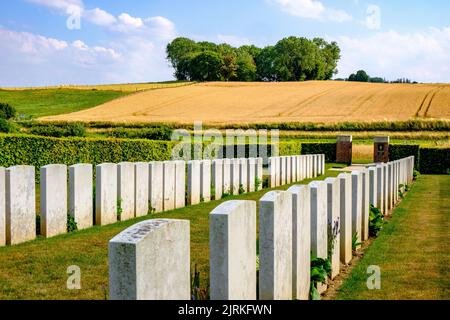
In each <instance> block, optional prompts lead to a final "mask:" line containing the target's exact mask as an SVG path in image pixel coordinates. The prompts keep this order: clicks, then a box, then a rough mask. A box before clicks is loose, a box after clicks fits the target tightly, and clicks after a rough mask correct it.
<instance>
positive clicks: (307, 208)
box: [288, 185, 311, 300]
mask: <svg viewBox="0 0 450 320" xmlns="http://www.w3.org/2000/svg"><path fill="white" fill-rule="evenodd" d="M288 191H289V192H291V193H292V295H293V299H294V300H308V299H309V290H310V279H311V205H310V191H309V188H308V186H305V185H300V186H293V187H291V188H289V190H288Z"/></svg>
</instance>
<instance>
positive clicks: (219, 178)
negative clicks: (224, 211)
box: [212, 159, 223, 200]
mask: <svg viewBox="0 0 450 320" xmlns="http://www.w3.org/2000/svg"><path fill="white" fill-rule="evenodd" d="M212 185H213V187H214V200H220V199H222V194H223V159H215V160H213V161H212Z"/></svg>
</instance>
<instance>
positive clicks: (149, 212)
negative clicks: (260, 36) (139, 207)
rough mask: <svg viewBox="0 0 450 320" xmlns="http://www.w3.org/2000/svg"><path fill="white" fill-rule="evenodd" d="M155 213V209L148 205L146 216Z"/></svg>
mask: <svg viewBox="0 0 450 320" xmlns="http://www.w3.org/2000/svg"><path fill="white" fill-rule="evenodd" d="M155 213H156V209H155V208H153V207H152V204H151V202H149V203H148V213H147V215H152V214H155Z"/></svg>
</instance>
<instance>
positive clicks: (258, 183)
mask: <svg viewBox="0 0 450 320" xmlns="http://www.w3.org/2000/svg"><path fill="white" fill-rule="evenodd" d="M261 186H262V181H261V179H259V178H258V177H256V178H255V190H259V188H260V187H261Z"/></svg>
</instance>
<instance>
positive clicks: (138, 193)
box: [134, 162, 150, 217]
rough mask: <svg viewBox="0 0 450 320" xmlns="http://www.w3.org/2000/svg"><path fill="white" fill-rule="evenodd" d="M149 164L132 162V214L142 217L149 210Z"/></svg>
mask: <svg viewBox="0 0 450 320" xmlns="http://www.w3.org/2000/svg"><path fill="white" fill-rule="evenodd" d="M149 169H150V168H149V165H148V163H147V162H137V163H135V164H134V176H135V180H134V181H135V185H134V190H135V191H134V205H135V209H134V215H135V217H143V216H146V215H147V214H148V211H149V209H150V208H149V198H148V194H149V190H148V188H149V178H150V175H149Z"/></svg>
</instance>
